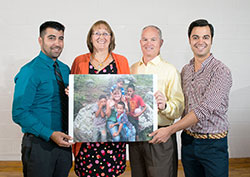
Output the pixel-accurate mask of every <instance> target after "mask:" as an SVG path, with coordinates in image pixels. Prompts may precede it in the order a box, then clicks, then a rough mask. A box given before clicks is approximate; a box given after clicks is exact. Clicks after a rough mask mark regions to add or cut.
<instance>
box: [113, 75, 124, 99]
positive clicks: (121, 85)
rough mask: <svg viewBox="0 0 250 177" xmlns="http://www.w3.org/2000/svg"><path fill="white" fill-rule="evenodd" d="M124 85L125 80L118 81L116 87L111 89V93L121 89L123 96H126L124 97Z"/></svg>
mask: <svg viewBox="0 0 250 177" xmlns="http://www.w3.org/2000/svg"><path fill="white" fill-rule="evenodd" d="M123 84H124V80H123V79H122V78H119V79H117V81H116V84H114V85H113V86H112V87H111V89H110V93H112V91H113V90H114V89H115V88H119V89H121V92H122V95H123V96H124V95H125V90H124V88H123Z"/></svg>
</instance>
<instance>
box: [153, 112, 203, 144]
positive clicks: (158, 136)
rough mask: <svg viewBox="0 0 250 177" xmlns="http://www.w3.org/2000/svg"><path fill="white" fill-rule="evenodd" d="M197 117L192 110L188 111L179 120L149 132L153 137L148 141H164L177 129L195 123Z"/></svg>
mask: <svg viewBox="0 0 250 177" xmlns="http://www.w3.org/2000/svg"><path fill="white" fill-rule="evenodd" d="M198 121H199V120H198V118H197V116H196V115H195V113H194V112H193V111H191V112H189V113H188V114H187V115H186V116H184V117H183V118H182V119H181V120H179V121H177V122H176V123H175V124H173V125H171V126H168V127H164V128H160V129H158V130H156V131H154V132H152V133H151V134H149V136H150V137H152V136H153V139H152V140H151V141H149V143H153V144H157V143H165V142H167V140H168V139H169V138H170V136H171V135H172V134H174V133H176V132H177V131H179V130H183V129H185V128H188V127H190V126H192V125H195V124H196V123H197V122H198Z"/></svg>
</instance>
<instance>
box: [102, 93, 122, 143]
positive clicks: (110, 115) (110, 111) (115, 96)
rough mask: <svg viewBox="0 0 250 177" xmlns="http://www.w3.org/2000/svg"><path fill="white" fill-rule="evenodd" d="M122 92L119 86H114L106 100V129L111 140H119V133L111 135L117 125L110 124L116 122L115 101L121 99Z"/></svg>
mask: <svg viewBox="0 0 250 177" xmlns="http://www.w3.org/2000/svg"><path fill="white" fill-rule="evenodd" d="M121 98H122V92H121V90H120V89H119V88H115V89H114V90H113V92H112V94H111V97H110V99H109V100H108V101H107V110H106V115H107V129H108V132H109V134H110V136H111V140H112V142H119V141H120V135H116V136H113V134H114V133H115V132H118V126H117V125H115V126H112V125H113V124H115V123H116V122H117V120H116V107H117V103H118V102H120V101H121Z"/></svg>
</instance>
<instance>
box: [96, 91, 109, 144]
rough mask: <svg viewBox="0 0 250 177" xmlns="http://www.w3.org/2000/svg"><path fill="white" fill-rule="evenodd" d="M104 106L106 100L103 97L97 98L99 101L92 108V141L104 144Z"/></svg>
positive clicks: (105, 138) (105, 137) (105, 134)
mask: <svg viewBox="0 0 250 177" xmlns="http://www.w3.org/2000/svg"><path fill="white" fill-rule="evenodd" d="M106 104H107V98H106V96H105V95H101V96H100V97H99V101H98V102H97V103H96V105H95V107H94V114H95V117H94V121H93V127H94V128H93V130H94V131H93V141H94V142H105V141H106V140H107V131H106V114H105V113H106Z"/></svg>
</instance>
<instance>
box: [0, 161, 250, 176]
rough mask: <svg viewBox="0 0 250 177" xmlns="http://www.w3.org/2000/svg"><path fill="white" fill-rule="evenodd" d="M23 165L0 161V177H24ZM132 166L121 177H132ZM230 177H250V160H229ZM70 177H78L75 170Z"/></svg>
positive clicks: (181, 169)
mask: <svg viewBox="0 0 250 177" xmlns="http://www.w3.org/2000/svg"><path fill="white" fill-rule="evenodd" d="M22 176H23V175H22V165H21V162H20V161H0V177H22ZM130 176H131V175H130V166H129V162H127V169H126V171H125V173H124V174H122V175H121V176H120V177H130ZM229 176H230V177H250V158H239V159H237V158H235V159H230V160H229ZM69 177H76V175H75V173H74V171H73V169H72V170H71V172H70V175H69ZM178 177H184V173H183V168H182V165H181V162H180V161H179V168H178Z"/></svg>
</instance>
